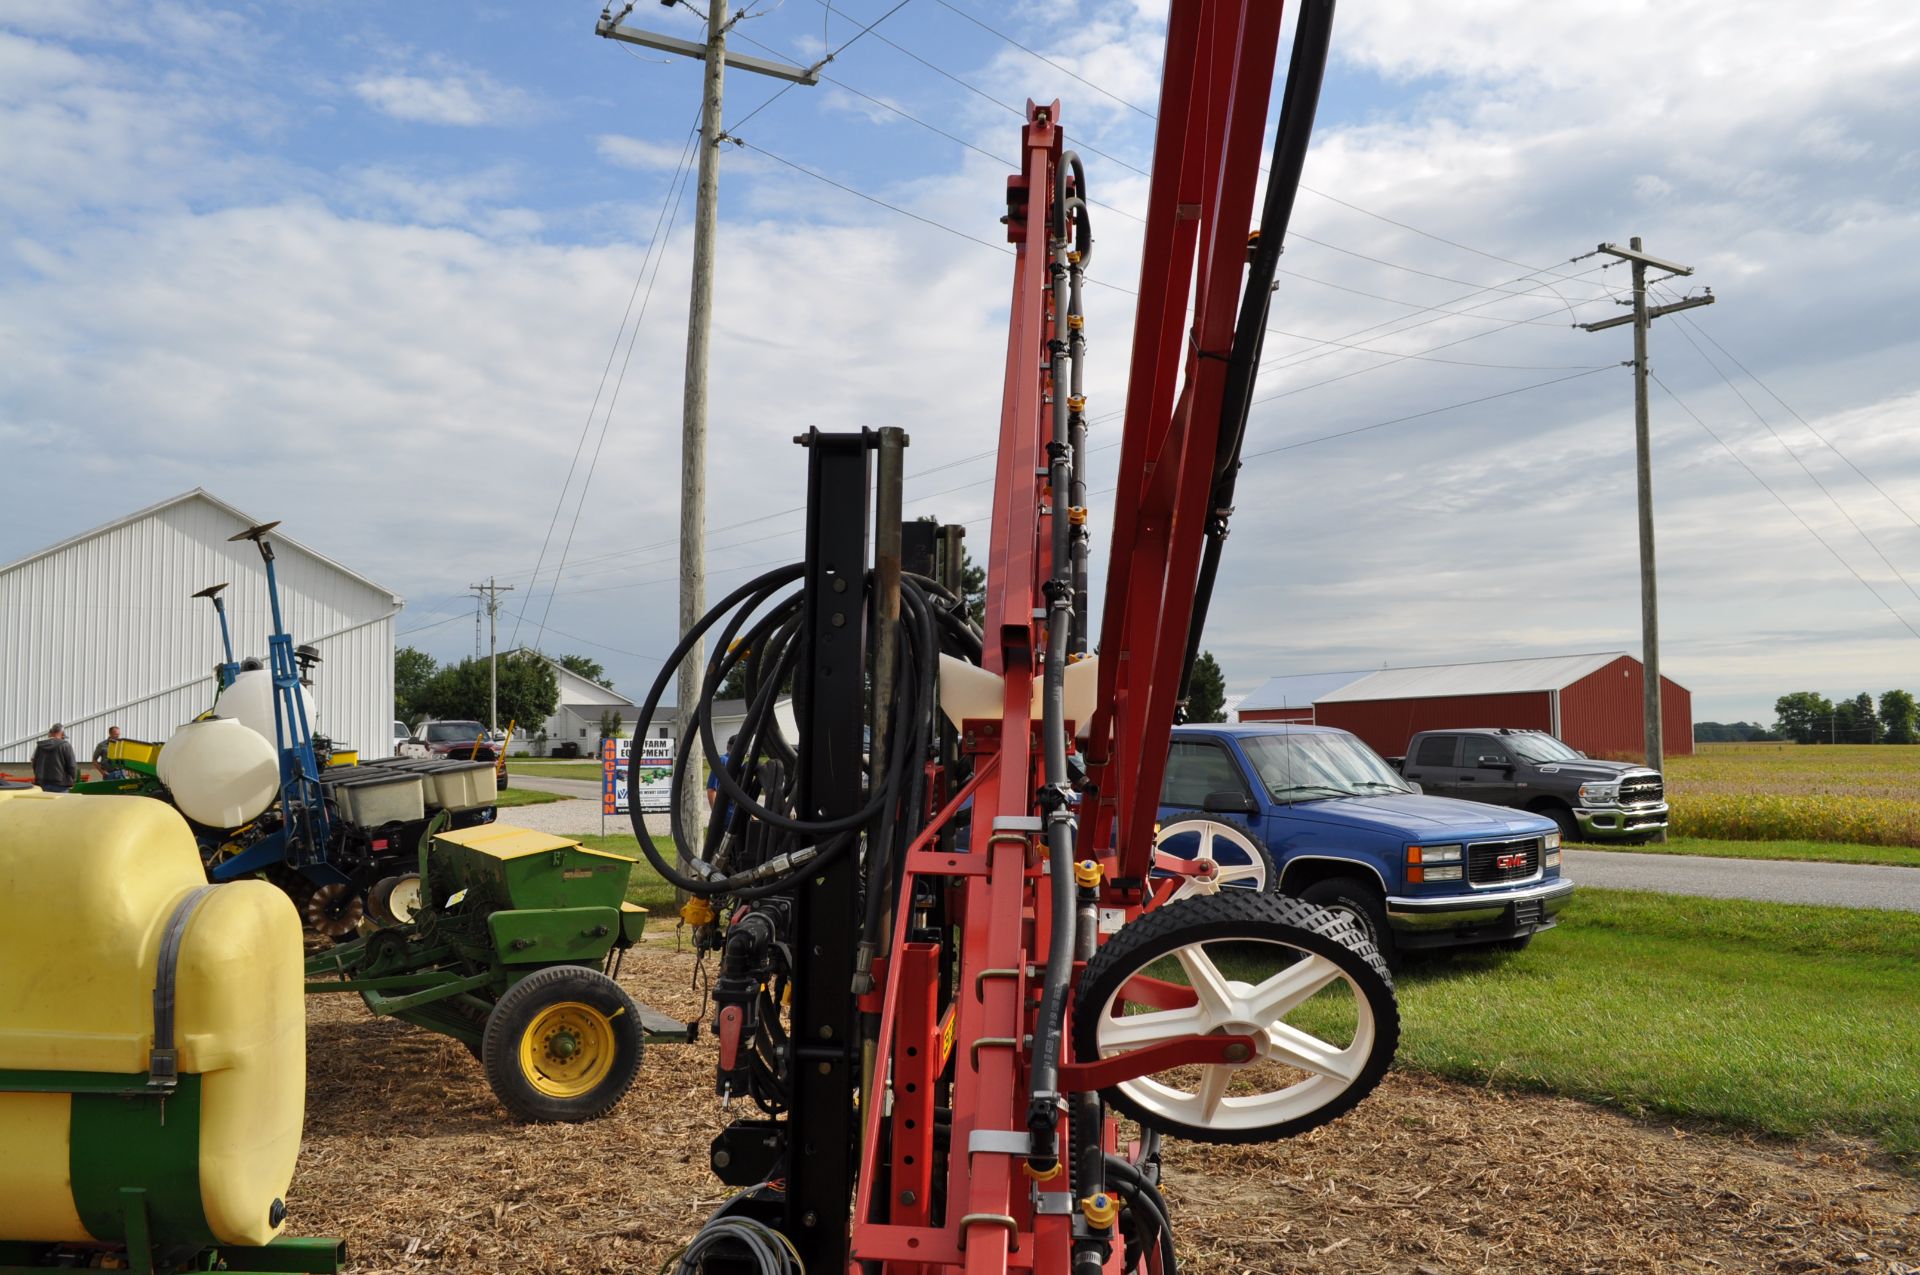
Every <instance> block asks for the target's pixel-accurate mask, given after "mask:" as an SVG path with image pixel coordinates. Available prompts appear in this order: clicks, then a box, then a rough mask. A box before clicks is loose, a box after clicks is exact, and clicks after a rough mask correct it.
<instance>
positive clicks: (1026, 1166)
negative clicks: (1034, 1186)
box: [1020, 1160, 1067, 1182]
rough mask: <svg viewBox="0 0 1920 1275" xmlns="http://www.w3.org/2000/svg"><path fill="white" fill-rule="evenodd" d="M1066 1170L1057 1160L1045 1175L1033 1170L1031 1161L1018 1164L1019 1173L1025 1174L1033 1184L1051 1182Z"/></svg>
mask: <svg viewBox="0 0 1920 1275" xmlns="http://www.w3.org/2000/svg"><path fill="white" fill-rule="evenodd" d="M1066 1169H1067V1166H1066V1165H1064V1164H1062V1163H1061V1162H1060V1161H1058V1160H1055V1161H1054V1162H1053V1167H1052V1168H1051V1169H1048V1170H1047V1171H1046V1172H1045V1173H1042V1172H1041V1171H1040V1170H1038V1169H1036V1168H1034V1167H1033V1161H1031V1160H1023V1161H1021V1163H1020V1171H1021V1172H1022V1173H1024V1174H1026V1175H1027V1176H1028V1177H1030V1178H1032V1179H1033V1180H1034V1181H1035V1182H1051V1181H1053V1180H1054V1179H1055V1178H1057V1177H1059V1176H1060V1175H1061V1174H1062V1173H1064V1172H1066Z"/></svg>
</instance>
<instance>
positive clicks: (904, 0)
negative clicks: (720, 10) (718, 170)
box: [714, 0, 913, 144]
mask: <svg viewBox="0 0 1920 1275" xmlns="http://www.w3.org/2000/svg"><path fill="white" fill-rule="evenodd" d="M912 3H913V0H899V2H898V3H897V4H895V5H894V6H893V7H892V8H891V9H888V10H887V11H886V12H885V13H883V14H881V15H880V16H879V17H877V18H875V19H874V20H873V21H871V22H869V23H867V25H865V26H864V27H861V28H860V29H859V30H858V31H856V32H854V34H853V38H852V39H850V40H846V41H844V42H843V43H842V44H841V45H840V47H839V48H837V49H834V50H833V51H832V52H830V53H828V54H827V56H825V57H823V58H821V59H820V60H819V61H818V62H815V63H814V64H813V65H812V66H810V67H808V68H807V70H809V71H815V72H817V71H819V69H820V68H821V67H823V66H825V65H826V64H827V63H829V62H831V61H833V60H834V59H835V58H837V57H839V56H840V55H841V54H842V53H845V52H846V51H847V50H848V49H849V48H851V47H852V46H853V44H854V42H855V41H857V40H859V39H860V37H861V36H864V35H866V34H867V33H868V32H870V31H872V30H873V29H874V28H875V27H877V26H879V25H880V24H881V23H882V22H885V21H886V20H887V19H888V18H891V17H892V16H893V15H894V14H896V13H898V12H900V10H902V9H904V8H906V7H907V6H908V5H910V4H912ZM738 20H739V19H737V18H736V19H735V21H738ZM885 38H886V37H885V36H882V37H881V39H885ZM752 43H756V44H757V43H759V42H758V41H752ZM761 47H763V48H764V47H765V46H764V45H763V46H761ZM798 83H799V81H798V80H788V81H787V82H786V83H785V84H783V85H781V86H780V88H779V90H778V91H777V92H775V93H774V94H773V96H771V97H769V98H768V99H767V100H766V101H764V102H762V103H760V105H758V106H756V107H754V108H753V109H752V110H751V111H748V112H747V113H746V114H745V115H743V116H741V117H740V118H739V119H738V120H736V121H734V123H732V124H731V125H728V126H727V127H726V128H724V129H722V130H721V131H722V132H723V133H725V134H726V135H728V136H729V137H731V136H732V134H733V131H734V130H735V129H738V128H741V127H744V126H745V125H746V122H747V121H748V120H750V119H752V118H753V117H754V116H756V115H758V114H759V113H760V112H762V111H764V110H766V109H767V108H768V107H769V106H772V105H773V104H774V103H775V102H778V101H779V100H780V99H781V98H783V97H785V96H786V95H787V91H788V90H789V89H791V88H792V87H793V86H794V85H796V84H798ZM714 140H715V142H716V144H717V143H718V141H719V139H718V138H715V139H714ZM735 140H737V139H735Z"/></svg>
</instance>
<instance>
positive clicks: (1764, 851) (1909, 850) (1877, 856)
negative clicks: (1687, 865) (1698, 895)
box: [1567, 837, 1920, 868]
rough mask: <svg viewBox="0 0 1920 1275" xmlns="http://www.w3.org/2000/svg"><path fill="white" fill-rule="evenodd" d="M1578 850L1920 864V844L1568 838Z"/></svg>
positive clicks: (1910, 865)
mask: <svg viewBox="0 0 1920 1275" xmlns="http://www.w3.org/2000/svg"><path fill="white" fill-rule="evenodd" d="M1567 844H1568V846H1569V847H1570V848H1572V849H1575V850H1624V851H1627V852H1629V853H1631V854H1703V855H1707V856H1710V857H1712V858H1715V859H1803V860H1806V861H1808V862H1813V863H1884V864H1892V865H1893V866H1895V867H1900V868H1920V848H1916V847H1914V846H1860V845H1849V844H1847V843H1845V842H1839V841H1717V840H1713V839H1711V838H1708V837H1669V838H1668V839H1667V841H1666V844H1664V845H1644V846H1628V845H1620V844H1619V843H1617V842H1611V841H1595V842H1580V843H1574V842H1568V843H1567Z"/></svg>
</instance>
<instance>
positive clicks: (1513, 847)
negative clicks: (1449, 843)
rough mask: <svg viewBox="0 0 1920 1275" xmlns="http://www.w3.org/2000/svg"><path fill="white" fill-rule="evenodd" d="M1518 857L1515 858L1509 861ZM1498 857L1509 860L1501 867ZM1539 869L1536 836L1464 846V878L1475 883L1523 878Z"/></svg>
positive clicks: (1479, 842)
mask: <svg viewBox="0 0 1920 1275" xmlns="http://www.w3.org/2000/svg"><path fill="white" fill-rule="evenodd" d="M1515 856H1518V859H1517V861H1513V860H1514V857H1515ZM1502 860H1509V862H1508V863H1507V865H1506V866H1505V867H1502V866H1501V861H1502ZM1538 871H1540V838H1538V837H1520V838H1517V839H1515V840H1512V841H1476V842H1473V843H1472V844H1471V845H1469V846H1468V847H1467V880H1469V881H1471V882H1472V883H1473V884H1475V885H1501V884H1504V883H1506V882H1509V881H1525V880H1526V879H1527V878H1528V877H1530V876H1532V875H1533V874H1534V873H1536V872H1538Z"/></svg>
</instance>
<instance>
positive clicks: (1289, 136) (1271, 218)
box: [1179, 0, 1334, 703]
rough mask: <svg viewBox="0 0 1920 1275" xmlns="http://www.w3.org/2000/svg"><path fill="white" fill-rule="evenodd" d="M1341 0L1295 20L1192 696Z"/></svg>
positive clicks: (1225, 430)
mask: <svg viewBox="0 0 1920 1275" xmlns="http://www.w3.org/2000/svg"><path fill="white" fill-rule="evenodd" d="M1333 7H1334V0H1304V3H1303V4H1302V5H1301V8H1300V18H1299V21H1298V22H1297V23H1296V24H1295V26H1294V32H1293V55H1292V57H1291V59H1290V60H1289V61H1288V64H1287V84H1286V88H1285V89H1284V90H1283V91H1282V95H1281V99H1280V121H1279V123H1278V125H1276V127H1275V130H1274V142H1273V168H1272V171H1271V172H1269V173H1268V175H1267V197H1266V200H1265V202H1264V204H1263V205H1262V206H1261V211H1260V241H1259V244H1258V246H1257V247H1256V248H1255V249H1254V253H1253V260H1252V262H1251V263H1250V264H1249V265H1248V267H1247V282H1246V290H1245V291H1244V292H1243V293H1242V294H1241V296H1240V317H1239V320H1238V321H1237V322H1236V323H1235V325H1234V330H1233V350H1232V353H1231V354H1230V355H1229V356H1228V359H1227V381H1226V388H1225V390H1224V391H1223V395H1222V398H1221V403H1220V435H1219V443H1218V445H1217V447H1216V449H1215V452H1214V462H1213V486H1212V490H1211V491H1210V492H1209V494H1208V500H1207V516H1206V525H1207V543H1206V549H1205V551H1204V553H1203V554H1202V556H1201V561H1200V574H1199V582H1198V586H1197V587H1196V589H1195V591H1194V605H1193V618H1192V620H1191V621H1190V622H1189V624H1188V626H1187V651H1186V658H1185V660H1184V661H1183V662H1182V664H1181V666H1180V693H1179V698H1180V700H1181V702H1182V703H1184V702H1185V701H1186V698H1187V693H1188V690H1189V689H1190V687H1191V685H1192V681H1193V665H1194V661H1195V660H1197V659H1199V658H1200V638H1201V634H1202V631H1203V630H1204V629H1205V628H1206V623H1207V610H1208V608H1209V607H1210V606H1211V605H1212V602H1213V585H1214V580H1215V578H1216V577H1217V576H1218V575H1219V572H1220V554H1221V551H1222V549H1223V547H1224V546H1225V543H1226V539H1227V520H1228V518H1230V517H1231V516H1232V508H1233V491H1234V484H1235V480H1236V478H1237V476H1238V474H1239V472H1240V452H1241V449H1242V447H1243V446H1244V445H1245V443H1246V436H1247V413H1248V412H1249V411H1250V410H1251V409H1252V405H1253V383H1254V379H1255V377H1256V376H1258V375H1259V371H1260V353H1261V350H1262V349H1263V347H1264V343H1265V339H1266V331H1267V312H1268V309H1269V307H1270V306H1271V304H1272V300H1273V277H1274V274H1275V272H1276V271H1277V270H1278V268H1279V265H1280V252H1281V250H1282V248H1284V247H1285V245H1286V238H1287V226H1288V223H1289V222H1290V221H1291V220H1292V218H1293V201H1294V198H1295V197H1296V196H1297V195H1298V194H1299V192H1300V174H1301V172H1302V170H1303V169H1304V168H1305V167H1306V162H1307V145H1308V143H1309V142H1310V141H1311V140H1312V138H1313V117H1314V112H1315V111H1316V110H1317V109H1318V108H1319V104H1320V85H1321V82H1322V81H1323V80H1324V79H1325V78H1326V71H1327V50H1328V48H1329V47H1330V45H1331V44H1332V41H1333Z"/></svg>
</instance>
